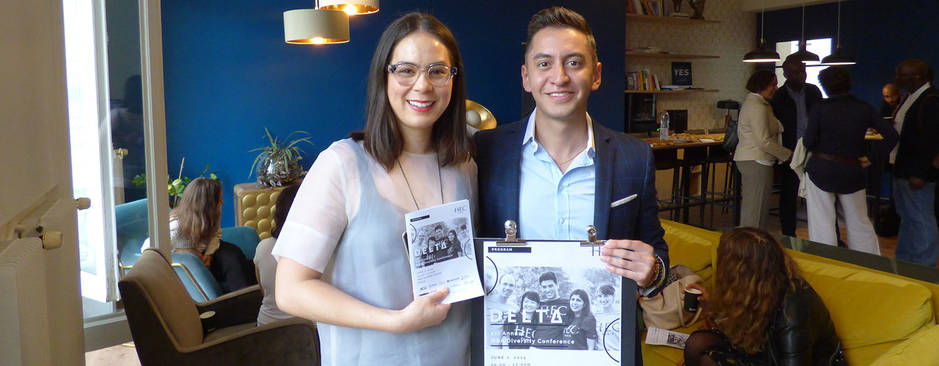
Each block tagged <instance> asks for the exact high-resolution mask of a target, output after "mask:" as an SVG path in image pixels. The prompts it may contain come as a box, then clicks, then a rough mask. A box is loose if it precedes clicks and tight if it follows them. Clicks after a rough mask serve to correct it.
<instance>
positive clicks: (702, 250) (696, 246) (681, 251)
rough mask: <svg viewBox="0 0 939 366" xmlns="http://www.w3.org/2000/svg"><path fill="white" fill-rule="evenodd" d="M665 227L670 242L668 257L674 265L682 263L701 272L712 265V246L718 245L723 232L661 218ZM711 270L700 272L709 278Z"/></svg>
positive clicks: (667, 241) (666, 240) (666, 239)
mask: <svg viewBox="0 0 939 366" xmlns="http://www.w3.org/2000/svg"><path fill="white" fill-rule="evenodd" d="M661 222H662V228H664V229H665V242H666V243H668V258H669V261H670V262H671V264H672V265H676V264H682V265H685V266H687V267H688V268H691V270H692V271H695V272H700V271H702V270H706V269H708V267H710V266H711V255H710V251H711V247H712V246H715V245H717V241H718V239H720V237H721V233H719V232H716V231H710V230H705V229H701V228H696V227H694V226H690V225H685V224H679V223H677V222H674V221H668V220H661ZM711 272H712V271H710V272H707V273H699V274H700V275H702V276H701V277H702V278H704V279H707V278H706V277H705V276H704V275H705V274H706V275H707V277H710V273H711Z"/></svg>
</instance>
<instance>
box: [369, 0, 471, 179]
mask: <svg viewBox="0 0 939 366" xmlns="http://www.w3.org/2000/svg"><path fill="white" fill-rule="evenodd" d="M415 32H426V33H429V34H431V35H433V36H434V37H436V38H437V39H439V40H440V42H441V43H443V45H444V46H445V47H447V51H448V52H449V53H450V63H451V66H454V67H456V68H457V73H456V75H454V76H453V80H452V83H453V89H452V92H451V96H450V105H448V106H447V109H446V110H444V112H443V114H442V115H441V116H440V119H438V120H437V122H435V123H434V127H433V129H432V130H431V144H432V147H433V148H434V150H436V152H437V155H438V157H439V159H440V165H442V166H447V165H450V164H458V163H462V162H464V161H466V160H469V158H470V156H471V154H472V153H473V145H472V142H471V141H470V139H469V137H468V136H467V134H466V102H465V100H466V82H465V80H466V79H465V78H464V74H465V70H464V69H463V61H462V58H461V57H460V50H459V48H458V47H457V44H456V38H454V37H453V33H451V32H450V29H448V28H447V27H446V26H445V25H443V23H441V22H440V21H439V20H437V18H434V17H433V16H431V15H428V14H422V13H409V14H406V15H404V16H402V17H400V18H398V19H397V20H395V21H394V22H393V23H391V25H389V26H388V28H387V29H385V32H384V33H383V34H382V35H381V39H380V40H379V41H378V47H376V48H375V55H374V56H372V64H371V67H370V68H369V73H368V76H369V78H368V107H367V111H366V118H367V119H366V122H365V130H364V131H363V132H362V133H353V134H352V137H353V138H354V139H356V140H365V151H368V153H369V154H370V155H372V157H373V158H375V160H377V161H378V162H379V163H381V165H382V166H384V167H385V169H386V170H391V169H392V168H393V167H394V165H395V161H396V159H397V158H398V156H399V155H401V152H402V151H403V149H404V141H403V137H402V135H401V131H400V130H398V118H397V116H395V114H394V111H393V110H392V109H391V105H390V104H389V103H388V90H387V86H388V69H387V67H388V63H389V62H391V54H392V52H394V49H395V46H397V45H398V42H399V41H401V40H402V39H404V37H407V36H408V35H410V34H411V33H415Z"/></svg>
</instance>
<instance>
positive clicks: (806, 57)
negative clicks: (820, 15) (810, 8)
mask: <svg viewBox="0 0 939 366" xmlns="http://www.w3.org/2000/svg"><path fill="white" fill-rule="evenodd" d="M806 47H808V46H807V43H806V42H805V4H802V40H801V41H800V42H799V52H796V53H794V54H793V55H795V57H797V58H798V60H799V61H802V63H805V64H808V63H818V55H816V54H814V53H812V52H810V51H809V50H808V49H807V48H806Z"/></svg>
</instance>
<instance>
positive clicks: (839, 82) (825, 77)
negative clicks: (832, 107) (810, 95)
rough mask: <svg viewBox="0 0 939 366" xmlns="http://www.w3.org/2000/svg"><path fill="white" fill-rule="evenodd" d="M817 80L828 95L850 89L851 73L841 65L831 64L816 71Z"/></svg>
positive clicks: (842, 92)
mask: <svg viewBox="0 0 939 366" xmlns="http://www.w3.org/2000/svg"><path fill="white" fill-rule="evenodd" d="M818 81H820V82H821V83H822V87H823V88H825V92H827V93H828V95H837V94H844V93H847V92H849V91H851V74H850V73H849V72H848V70H845V68H843V67H837V66H832V67H829V68H826V69H824V70H822V71H821V72H820V73H818Z"/></svg>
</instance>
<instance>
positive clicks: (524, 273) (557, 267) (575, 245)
mask: <svg viewBox="0 0 939 366" xmlns="http://www.w3.org/2000/svg"><path fill="white" fill-rule="evenodd" d="M483 252H484V255H485V258H484V260H483V274H484V277H485V287H486V296H485V298H484V301H483V303H484V305H483V309H484V313H485V314H484V316H485V319H486V330H485V332H484V337H485V350H484V359H485V360H484V364H485V365H491V366H534V365H619V364H620V357H621V355H620V323H619V322H620V317H621V314H622V308H621V305H622V304H621V292H622V286H621V278H620V277H619V276H616V275H614V274H612V273H610V272H608V271H607V270H606V265H605V264H604V263H603V262H601V261H600V260H599V258H598V256H599V255H600V254H599V248H598V247H591V246H581V245H580V243H579V242H575V241H557V242H555V241H529V242H527V243H524V244H520V245H515V244H509V245H499V244H497V242H495V241H487V242H485V243H484V251H483Z"/></svg>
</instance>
